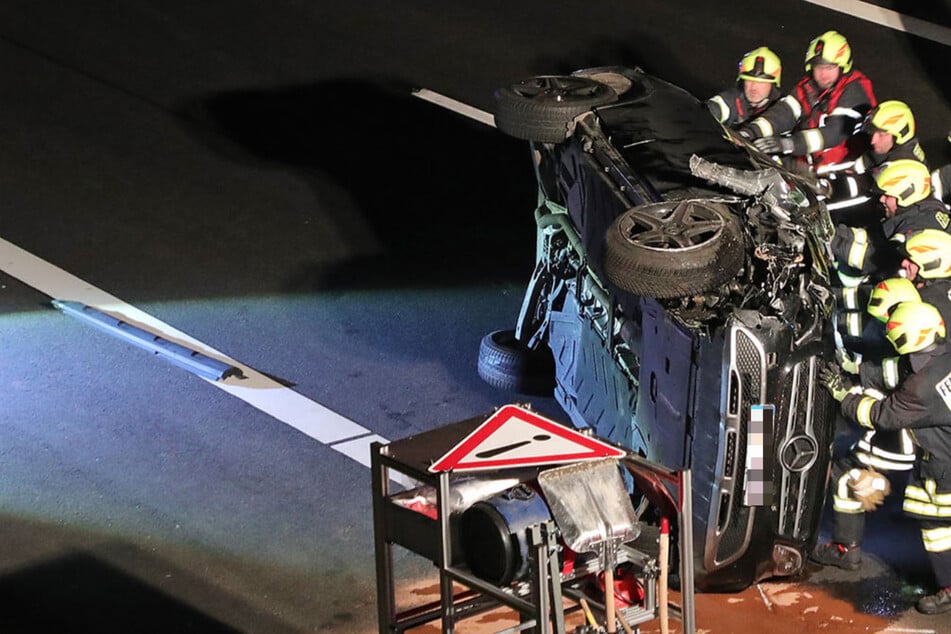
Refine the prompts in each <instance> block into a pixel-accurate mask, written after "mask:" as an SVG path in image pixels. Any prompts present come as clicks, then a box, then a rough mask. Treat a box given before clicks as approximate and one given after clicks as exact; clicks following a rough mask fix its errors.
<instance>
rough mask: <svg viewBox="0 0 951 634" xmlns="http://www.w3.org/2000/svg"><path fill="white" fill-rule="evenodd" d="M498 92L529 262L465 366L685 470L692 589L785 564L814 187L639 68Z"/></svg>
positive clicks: (825, 412) (723, 586)
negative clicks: (519, 184) (532, 247)
mask: <svg viewBox="0 0 951 634" xmlns="http://www.w3.org/2000/svg"><path fill="white" fill-rule="evenodd" d="M496 97H497V112H496V115H495V121H496V125H497V127H498V128H499V129H500V130H502V131H503V132H505V133H507V134H509V135H512V136H515V137H517V138H520V139H524V140H527V141H529V142H530V149H531V157H532V161H533V164H534V170H535V176H536V178H537V182H538V205H537V207H536V209H535V217H536V221H537V227H538V230H537V247H536V248H537V259H536V262H537V264H536V268H535V270H534V273H533V275H532V278H531V281H530V283H529V285H528V288H527V290H526V292H525V298H524V300H523V304H522V309H521V312H520V315H519V317H518V320H517V324H516V327H515V328H514V330H500V331H497V332H494V333H491V334H490V335H487V336H486V337H485V338H484V340H483V342H482V348H481V350H480V355H479V373H480V375H481V376H482V378H483V379H485V380H486V381H488V382H489V383H491V384H493V385H495V386H497V387H501V388H506V389H514V390H516V391H521V392H527V393H544V392H546V391H547V392H548V393H551V390H552V389H553V390H554V396H555V398H556V399H557V400H558V402H559V403H560V405H561V406H562V407H563V408H564V410H565V412H566V413H567V414H568V416H569V417H570V418H571V420H572V422H573V423H574V424H575V425H576V426H579V427H591V428H593V429H594V431H595V433H596V434H597V435H598V436H600V437H603V438H607V439H610V440H613V441H615V442H617V443H620V444H623V445H624V446H626V447H629V448H630V449H631V450H632V451H633V452H635V453H637V454H640V455H642V456H644V457H646V458H647V459H649V460H651V461H653V462H656V463H659V464H661V465H664V466H666V467H669V468H674V469H683V468H689V469H691V470H692V475H693V483H694V490H693V500H694V502H693V509H694V517H693V522H694V524H693V527H694V531H693V533H694V536H695V544H694V552H695V553H696V558H697V560H696V562H695V567H696V573H697V576H696V580H695V581H696V585H697V587H698V588H699V589H703V590H736V589H741V588H743V587H746V586H748V585H749V584H751V583H753V582H755V581H757V580H759V579H762V578H766V577H773V576H785V575H794V574H796V573H798V572H800V571H801V570H802V567H803V564H804V561H805V556H806V552H807V550H808V549H809V548H810V547H811V546H812V545H813V544H814V542H815V538H816V533H817V529H818V525H819V519H820V514H821V512H822V507H823V501H824V495H825V488H826V483H827V479H828V471H829V461H830V456H831V445H832V440H833V435H834V424H835V409H834V405H835V403H834V401H833V400H832V399H831V397H830V396H829V394H828V393H827V391H826V390H825V389H823V388H822V386H821V385H820V384H819V382H818V371H819V368H820V366H821V363H822V357H824V356H828V355H829V352H830V347H831V345H832V339H831V336H830V332H831V330H830V319H831V314H832V310H833V305H834V300H833V295H832V293H831V291H830V277H829V272H830V268H829V266H830V262H831V259H830V255H829V252H828V246H827V245H828V240H829V238H830V236H831V234H832V224H831V222H830V220H829V215H828V211H827V209H826V207H825V205H824V204H823V202H822V197H821V193H822V191H821V188H820V187H818V186H817V185H816V182H815V179H813V178H811V177H810V176H808V175H805V174H800V173H794V172H791V171H788V170H786V169H784V168H782V167H780V166H779V165H777V164H776V163H775V162H774V161H773V160H771V159H770V158H769V157H767V156H765V155H762V154H760V153H759V152H758V151H756V150H755V148H752V147H747V146H745V144H744V143H743V142H742V140H741V139H736V138H733V137H732V136H731V134H730V133H729V132H728V131H727V130H725V129H724V128H722V127H721V126H720V125H719V124H718V123H717V122H716V121H715V120H714V119H713V118H712V117H711V116H710V114H709V113H708V111H707V110H706V108H705V107H704V104H703V103H702V102H701V101H700V100H698V99H697V98H695V97H694V96H692V95H691V94H689V93H688V92H687V91H685V90H683V89H681V88H678V87H676V86H674V85H672V84H670V83H668V82H666V81H663V80H661V79H659V78H657V77H654V76H651V75H649V74H647V73H645V72H643V71H641V70H640V69H629V68H621V67H607V68H596V69H587V70H582V71H577V72H576V73H574V74H572V75H569V76H542V77H533V78H531V79H528V80H525V81H522V82H519V83H516V84H513V85H511V86H508V87H506V88H503V89H501V90H499V91H498V92H497V94H496Z"/></svg>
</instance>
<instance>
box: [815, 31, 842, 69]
mask: <svg viewBox="0 0 951 634" xmlns="http://www.w3.org/2000/svg"><path fill="white" fill-rule="evenodd" d="M815 64H835V65H836V66H838V67H839V68H841V69H842V72H843V73H847V72H849V71H850V70H852V47H851V46H849V41H848V40H847V39H845V36H844V35H842V34H841V33H839V32H838V31H826V32H825V33H823V34H822V35H820V36H819V37H817V38H816V39H814V40H812V42H810V43H809V48H808V49H806V72H807V73H808V72H810V71H811V70H812V67H813V65H815Z"/></svg>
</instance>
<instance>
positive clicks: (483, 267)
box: [179, 79, 535, 292]
mask: <svg viewBox="0 0 951 634" xmlns="http://www.w3.org/2000/svg"><path fill="white" fill-rule="evenodd" d="M179 110H180V112H181V114H183V115H184V119H185V120H186V121H187V122H188V123H189V126H190V128H191V132H192V133H193V134H194V135H195V136H197V137H198V138H200V139H201V140H202V141H203V142H204V143H206V144H207V145H208V146H209V147H210V148H212V150H213V151H216V152H217V153H218V154H219V155H221V156H224V157H226V158H227V159H228V160H233V161H236V162H242V163H250V164H252V165H255V166H258V167H260V166H269V167H271V168H274V167H275V166H277V167H279V168H286V169H287V170H292V171H294V172H295V174H296V175H297V176H299V177H300V178H301V179H303V180H304V181H305V182H308V183H310V184H311V185H312V186H313V187H314V188H315V189H317V188H318V187H319V184H318V181H326V179H330V180H331V181H332V182H333V183H334V184H335V185H336V186H338V187H339V188H340V189H342V190H343V191H344V192H345V194H346V197H347V198H348V199H349V200H350V201H352V203H353V205H337V206H328V207H327V208H326V209H322V210H321V213H322V214H330V215H331V220H332V222H333V223H334V224H335V226H336V227H343V228H345V230H349V231H350V232H351V234H352V236H353V238H354V240H355V241H359V240H361V239H362V240H366V237H362V238H361V237H360V236H358V235H356V233H357V232H360V231H365V229H364V227H366V226H367V225H368V226H369V227H370V229H371V230H372V234H373V235H372V238H373V239H374V240H375V242H376V243H377V244H379V245H380V248H379V249H377V250H376V252H373V253H370V254H366V255H356V256H354V257H352V258H350V259H347V260H344V261H339V262H334V263H331V264H328V263H318V262H315V263H314V264H313V265H312V266H308V267H305V268H304V269H303V270H300V271H298V272H297V273H296V275H295V276H294V277H293V278H292V279H289V280H287V288H286V289H283V290H285V291H288V292H308V291H313V290H318V289H340V288H344V289H345V288H373V287H386V288H394V287H417V286H432V285H436V286H443V285H448V286H460V285H464V284H467V283H472V282H484V281H486V280H494V279H498V278H502V279H513V280H515V279H517V280H522V279H527V278H528V276H529V274H530V272H531V268H532V263H533V258H534V248H533V244H534V237H533V234H534V220H533V216H532V209H533V206H534V202H535V190H534V177H533V174H532V168H531V162H530V159H529V154H528V146H527V144H526V143H523V142H520V141H517V140H515V139H511V138H508V137H506V136H504V135H502V134H501V133H499V132H497V131H496V130H495V129H493V128H491V127H488V126H484V125H482V124H480V123H477V122H474V121H472V120H470V119H467V118H465V117H463V116H461V115H458V114H456V113H453V112H450V111H447V110H444V109H441V108H439V107H437V106H435V105H433V104H430V103H428V102H425V101H422V100H420V99H417V98H414V97H412V96H411V90H410V87H409V86H408V85H402V84H399V83H396V82H392V81H386V80H383V81H376V80H360V79H340V80H335V81H326V82H321V83H318V84H313V85H299V86H283V87H277V88H272V89H247V90H236V91H231V92H224V93H218V94H211V95H202V96H199V97H197V98H196V99H194V100H192V101H191V102H189V103H183V104H181V105H180V107H179ZM325 188H326V187H325ZM354 207H355V208H354ZM354 214H357V215H359V218H356V217H354Z"/></svg>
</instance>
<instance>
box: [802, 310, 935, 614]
mask: <svg viewBox="0 0 951 634" xmlns="http://www.w3.org/2000/svg"><path fill="white" fill-rule="evenodd" d="M886 330H887V337H888V340H889V341H890V342H891V343H892V345H893V346H894V347H895V350H896V351H897V352H898V353H899V354H901V355H908V357H909V363H910V367H911V373H910V374H909V375H908V376H907V377H906V378H905V379H904V380H903V381H902V382H901V383H900V384H899V385H898V387H896V388H895V390H893V391H892V392H891V393H890V394H889V395H888V396H884V397H883V396H882V395H880V394H878V395H876V394H871V393H863V392H861V391H858V390H856V389H854V388H852V389H850V388H849V387H848V386H847V384H846V381H844V380H843V376H842V375H841V374H839V373H838V372H832V371H826V372H823V373H822V377H821V379H822V382H823V384H824V385H825V386H826V387H827V388H828V389H829V391H830V392H831V393H832V396H833V398H835V399H836V400H837V401H839V402H840V403H841V410H842V414H843V415H844V416H845V417H846V418H847V419H848V420H850V421H853V422H857V423H859V424H860V425H862V426H863V427H866V428H868V429H873V430H901V429H907V430H909V431H910V432H911V434H912V436H913V438H914V442H915V444H916V446H917V448H918V452H917V458H916V461H915V465H914V469H913V470H912V475H911V479H910V481H909V483H908V485H907V486H906V488H905V498H904V503H903V509H904V511H905V513H907V514H908V515H911V516H912V517H914V518H916V519H918V520H919V522H920V525H921V537H922V541H923V543H924V547H925V551H926V552H927V553H928V558H929V560H930V562H931V567H932V569H933V571H934V575H935V581H936V584H937V591H936V592H935V593H934V594H931V595H928V596H925V597H922V598H921V599H919V601H918V603H917V605H916V608H917V609H918V610H919V611H920V612H923V613H925V614H939V613H943V612H947V611H949V610H951V345H949V344H948V343H947V342H946V341H945V336H946V330H945V325H944V320H942V319H941V315H940V313H939V312H938V310H937V309H936V308H935V307H934V306H931V305H929V304H925V303H923V302H902V303H900V304H898V305H897V306H896V307H895V308H894V309H893V310H892V312H891V314H890V315H889V318H888V323H887V324H886ZM859 471H861V470H857V472H856V473H855V474H854V475H855V476H856V477H855V478H853V479H852V480H850V481H849V482H851V489H852V490H851V494H850V495H848V497H850V498H855V499H857V500H858V504H859V506H861V505H863V504H865V505H866V506H868V505H872V506H873V507H874V506H875V505H876V504H880V503H881V501H882V498H883V496H884V495H885V494H886V493H887V489H888V485H887V479H884V476H880V475H879V476H878V477H876V474H874V473H865V472H862V473H859ZM882 480H884V482H883V481H882ZM847 486H849V483H848V482H847ZM838 493H840V491H837V492H836V494H838ZM843 497H846V496H843ZM840 546H841V548H840ZM833 547H834V548H835V550H837V551H839V552H840V558H841V560H842V561H845V560H846V559H847V558H849V556H850V553H851V552H852V551H851V550H850V549H849V548H848V545H847V544H839V545H833ZM833 547H830V548H828V549H826V554H828V555H829V556H830V557H835V554H834V552H833ZM853 558H854V556H853ZM843 567H849V566H848V565H846V566H843Z"/></svg>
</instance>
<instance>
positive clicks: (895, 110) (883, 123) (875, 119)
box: [865, 100, 915, 145]
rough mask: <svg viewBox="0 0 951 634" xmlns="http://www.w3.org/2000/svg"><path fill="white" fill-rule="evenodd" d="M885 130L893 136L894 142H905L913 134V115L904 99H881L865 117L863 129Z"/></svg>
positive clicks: (867, 130) (870, 130) (869, 131)
mask: <svg viewBox="0 0 951 634" xmlns="http://www.w3.org/2000/svg"><path fill="white" fill-rule="evenodd" d="M875 130H881V131H882V132H887V133H889V134H890V135H892V136H893V137H895V143H897V144H898V145H901V144H903V143H907V142H908V141H909V140H910V139H911V138H912V137H913V136H915V115H913V114H912V113H911V108H909V107H908V104H906V103H905V102H904V101H895V100H892V101H883V102H882V103H880V104H878V105H877V106H875V107H874V108H873V109H872V111H871V112H869V113H868V116H866V117H865V131H866V132H868V133H869V134H871V133H872V132H874V131H875Z"/></svg>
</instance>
